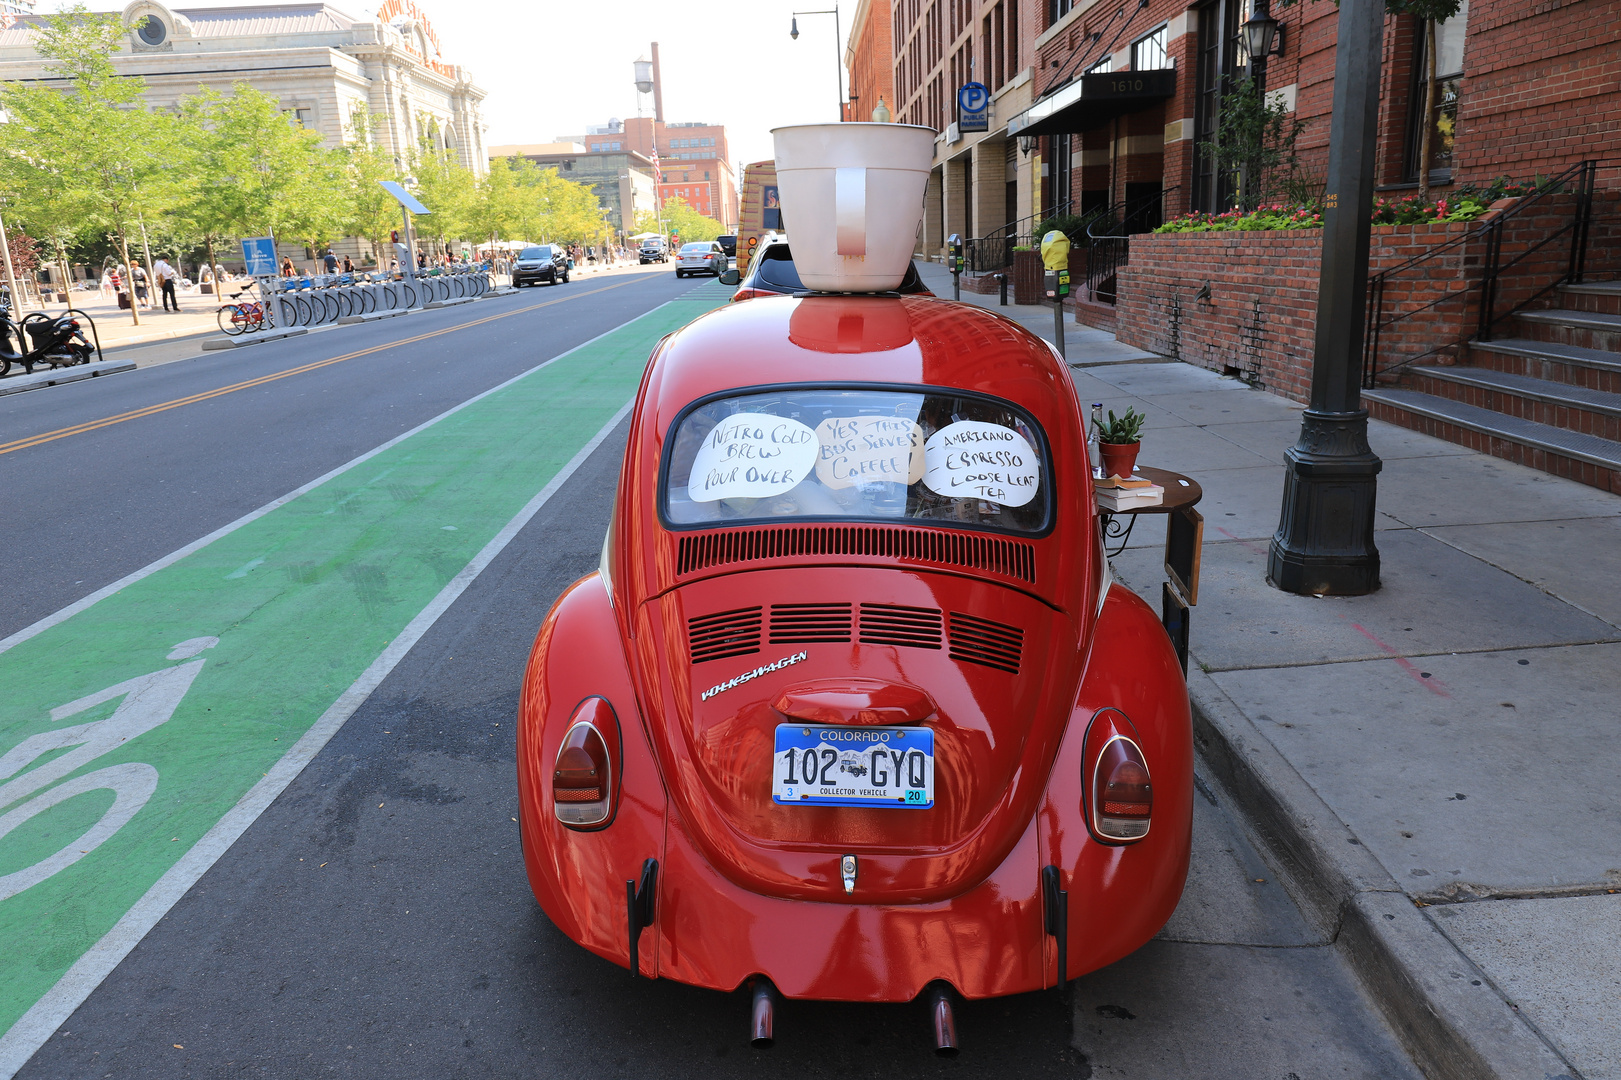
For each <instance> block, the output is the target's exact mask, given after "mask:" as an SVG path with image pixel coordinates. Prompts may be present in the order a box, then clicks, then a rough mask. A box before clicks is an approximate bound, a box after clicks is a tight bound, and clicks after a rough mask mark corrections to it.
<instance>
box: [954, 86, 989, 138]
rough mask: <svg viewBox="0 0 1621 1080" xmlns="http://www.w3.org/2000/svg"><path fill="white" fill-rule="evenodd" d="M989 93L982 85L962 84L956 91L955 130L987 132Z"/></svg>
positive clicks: (987, 88)
mask: <svg viewBox="0 0 1621 1080" xmlns="http://www.w3.org/2000/svg"><path fill="white" fill-rule="evenodd" d="M990 126H991V91H990V88H989V87H987V86H986V85H985V84H984V83H977V82H970V83H963V84H962V86H961V87H960V88H959V89H958V90H957V130H958V131H989V130H990Z"/></svg>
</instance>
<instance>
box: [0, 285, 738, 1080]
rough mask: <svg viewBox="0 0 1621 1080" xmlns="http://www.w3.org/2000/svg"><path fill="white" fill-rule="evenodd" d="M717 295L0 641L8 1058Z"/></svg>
mask: <svg viewBox="0 0 1621 1080" xmlns="http://www.w3.org/2000/svg"><path fill="white" fill-rule="evenodd" d="M714 306H718V305H715V304H712V303H710V302H707V301H696V302H695V301H691V300H674V301H670V302H668V303H666V304H664V305H661V306H660V307H658V308H655V309H654V310H653V311H651V312H648V313H647V314H644V315H642V316H640V317H639V318H637V319H635V320H632V321H631V322H629V323H627V324H625V325H623V326H621V327H619V328H617V329H615V330H613V331H610V332H609V333H608V334H606V335H604V336H602V337H599V338H597V339H595V340H593V341H592V342H588V343H586V344H585V345H582V346H579V347H577V348H576V349H574V350H571V351H570V352H569V353H565V354H563V355H562V356H559V357H557V358H555V359H553V360H551V361H549V362H547V363H546V364H544V365H541V366H540V367H538V368H536V369H533V370H531V371H530V372H528V373H526V374H524V375H521V376H518V377H517V378H516V379H513V380H510V381H509V382H507V383H505V384H503V385H501V386H498V387H496V388H494V389H492V390H490V391H488V392H486V393H485V394H482V395H480V396H479V397H478V398H475V399H473V400H471V401H470V402H468V403H464V404H463V405H462V406H458V407H457V408H456V409H454V410H451V411H450V412H448V413H446V414H443V415H441V416H440V417H438V418H436V419H435V420H432V421H429V422H428V423H427V424H425V425H423V426H421V427H419V428H418V429H416V430H415V431H413V432H411V433H407V435H405V436H402V437H400V438H399V439H396V440H392V441H391V442H390V443H388V444H384V446H383V447H380V448H378V450H375V451H372V452H371V453H369V454H367V455H363V456H362V457H361V458H360V459H357V460H356V462H354V463H352V464H351V465H349V466H347V467H345V468H343V469H341V470H337V471H335V473H334V474H329V475H328V476H327V477H323V478H321V479H320V480H317V481H315V482H312V484H310V485H306V487H305V488H303V489H300V491H298V492H295V493H293V494H291V495H289V496H287V497H284V498H283V499H280V500H277V501H276V502H274V503H272V504H270V505H269V506H267V507H265V508H264V509H263V511H262V512H257V513H256V514H254V515H248V516H247V517H246V518H244V519H243V520H242V521H240V522H239V523H235V524H234V526H230V527H227V528H226V529H225V530H221V531H220V532H218V533H215V534H211V536H210V537H207V538H204V540H203V541H200V542H198V543H197V544H195V545H189V546H188V548H186V549H182V551H181V552H179V553H176V555H175V556H172V557H170V558H168V559H164V560H159V561H158V562H157V563H154V564H153V565H152V566H151V567H149V568H147V570H145V571H142V572H138V573H137V574H135V575H131V577H130V578H128V579H126V580H125V581H124V582H122V583H120V584H119V585H118V586H114V587H110V589H108V590H102V592H101V593H100V594H98V596H99V599H96V600H92V599H91V598H87V601H88V602H81V603H80V604H79V605H75V606H74V609H72V610H70V611H69V612H68V613H66V614H64V615H63V616H62V617H60V618H57V617H52V618H50V619H46V620H41V622H40V623H37V624H35V626H33V627H30V628H29V629H28V630H25V631H20V632H19V633H18V634H15V635H12V637H11V638H10V639H7V641H6V642H3V643H0V647H3V648H5V650H6V651H5V652H4V653H3V654H0V687H4V688H5V689H4V692H3V693H0V784H4V786H3V787H0V797H3V798H5V799H6V800H7V801H6V803H4V804H0V829H5V828H8V827H9V829H10V831H9V833H8V834H6V835H3V836H0V894H3V893H4V891H5V888H4V886H6V885H7V884H9V885H23V886H24V887H22V888H21V889H19V890H17V891H15V892H14V893H13V894H12V895H9V896H6V897H5V898H4V899H0V955H3V956H4V957H5V961H4V964H3V966H0V1029H9V1030H6V1034H5V1035H4V1036H3V1037H0V1076H5V1077H9V1076H10V1075H12V1074H13V1073H14V1072H15V1071H16V1070H17V1069H18V1068H20V1067H21V1066H22V1065H23V1064H24V1063H25V1062H26V1061H27V1060H28V1058H29V1057H30V1056H32V1054H33V1052H34V1050H36V1049H37V1048H38V1047H39V1046H40V1045H41V1044H42V1043H43V1042H44V1040H45V1039H47V1038H49V1037H50V1034H51V1032H53V1031H54V1030H55V1029H56V1028H57V1027H58V1026H59V1025H60V1024H61V1022H62V1021H63V1020H65V1019H66V1018H67V1017H68V1016H69V1015H70V1014H71V1013H72V1011H73V1009H74V1008H76V1007H77V1006H78V1005H79V1004H80V1003H81V1002H82V1001H83V1000H84V998H85V997H86V996H88V994H89V993H90V992H91V991H92V990H93V989H94V988H95V987H96V985H98V984H99V983H100V982H101V980H102V979H103V978H105V976H106V975H107V974H108V973H109V972H110V971H111V970H112V969H113V968H114V967H115V966H116V965H117V964H118V962H119V961H120V960H121V959H122V958H123V957H124V956H125V955H127V953H128V952H129V950H130V949H132V948H133V947H134V946H135V945H136V944H137V943H138V942H139V941H140V939H141V937H143V936H144V935H145V933H146V932H147V931H148V930H149V929H150V928H151V927H152V926H153V925H154V924H155V923H156V922H157V920H158V919H159V918H161V917H162V915H163V914H164V913H165V912H166V911H167V910H168V909H169V908H170V907H171V906H172V905H173V904H174V903H175V902H176V901H177V900H179V898H180V897H181V896H182V895H184V893H185V891H186V889H188V888H189V887H190V886H191V884H192V883H194V882H195V881H196V880H197V878H198V877H200V876H201V875H202V874H203V873H204V872H205V871H206V870H207V869H208V867H209V866H211V865H212V864H213V863H214V861H215V860H216V859H218V857H219V856H220V855H221V854H223V853H224V851H225V850H226V849H227V848H229V846H230V845H231V843H232V842H234V840H235V839H236V837H237V836H239V835H241V833H242V832H243V831H244V830H245V829H246V828H247V827H248V826H249V825H251V824H252V822H253V820H254V819H255V818H257V817H258V815H259V814H260V813H261V812H262V811H263V810H264V808H265V807H267V806H268V805H269V804H270V802H271V801H272V800H274V798H275V797H276V795H277V794H279V793H280V792H281V791H282V790H283V789H284V788H285V787H286V785H287V784H288V783H290V782H291V780H292V779H293V778H294V777H295V776H296V775H297V774H298V772H299V771H300V770H301V769H302V768H303V767H304V765H305V764H306V763H307V762H308V761H309V760H311V759H312V758H313V757H314V756H315V754H316V753H317V752H318V751H319V750H320V748H321V746H322V745H324V744H325V742H326V741H327V740H328V739H329V738H330V737H331V735H332V734H333V733H334V732H335V731H336V730H337V729H338V728H339V727H340V726H341V725H342V724H343V722H344V721H345V720H346V719H347V718H348V717H349V715H351V714H352V713H353V711H354V710H355V709H356V708H357V707H358V706H359V705H360V703H361V702H362V701H364V700H365V698H366V696H367V695H368V694H369V693H370V692H371V690H372V689H374V688H375V687H376V686H377V684H378V683H380V682H381V681H382V679H383V678H384V677H385V676H386V675H387V674H388V672H389V671H390V670H392V668H393V667H394V665H395V664H397V663H398V662H399V660H400V659H401V658H402V657H403V656H404V655H405V654H406V652H408V651H409V649H410V648H411V646H412V645H413V644H414V643H415V642H416V640H417V639H419V638H420V637H421V635H422V634H423V633H425V632H426V631H427V629H428V628H429V627H430V626H431V625H432V624H433V622H434V621H435V620H436V619H437V618H438V617H439V615H440V614H441V613H442V612H443V611H444V610H445V609H447V608H448V607H449V606H450V604H451V603H452V602H454V600H455V599H456V597H457V596H459V595H460V594H461V592H462V590H464V589H465V588H466V587H467V585H468V584H469V583H471V581H472V580H473V579H474V578H475V577H477V575H478V574H479V573H480V572H481V571H482V570H483V568H484V567H485V566H486V565H488V563H489V562H490V560H492V559H493V558H494V557H495V556H496V554H498V553H499V552H500V551H501V549H502V548H504V547H505V546H506V544H507V543H508V542H510V540H511V539H512V537H513V536H515V535H516V534H517V532H518V531H519V530H520V529H521V528H522V527H523V525H524V523H525V522H527V521H528V520H529V519H530V518H531V517H532V516H533V515H534V514H535V513H536V512H538V511H539V509H540V508H541V506H543V505H544V504H545V502H546V501H547V500H548V499H549V498H550V497H551V495H552V494H553V493H554V492H555V491H556V490H558V488H559V487H560V486H561V485H562V484H563V483H564V481H566V480H567V478H568V476H569V475H571V474H572V473H573V471H574V470H575V468H577V467H578V465H579V464H580V463H581V462H583V461H584V460H585V458H586V457H588V456H589V454H590V453H591V452H592V451H593V450H594V449H596V447H597V446H598V445H600V443H601V441H602V440H603V439H604V438H606V437H607V435H608V433H609V432H611V431H612V429H613V426H614V425H615V424H617V423H618V422H619V420H620V419H621V418H622V417H623V416H624V415H625V413H626V412H627V411H628V409H629V402H628V399H629V398H630V397H631V396H632V395H633V394H634V391H635V388H636V385H637V383H638V381H639V380H640V378H641V373H642V370H643V368H644V366H645V363H646V358H647V355H648V353H649V352H650V350H651V347H652V345H653V344H654V342H655V341H656V340H657V339H658V337H660V336H662V335H663V334H664V333H666V332H668V331H670V330H673V329H675V328H677V327H678V326H680V325H682V324H683V323H685V322H687V321H689V319H690V318H692V317H695V316H696V315H698V314H700V313H701V312H703V311H707V310H709V309H710V308H711V307H714ZM537 492H538V493H537ZM329 511H330V512H329ZM255 560H263V561H262V562H257V563H255ZM250 563H253V564H255V565H254V566H253V567H252V569H250V570H248V572H246V573H242V574H239V573H238V572H239V571H240V570H242V569H243V568H244V567H247V566H248V565H249V564H250ZM539 617H540V613H539V612H537V613H536V621H537V623H538V621H539ZM176 661H178V663H177V662H176ZM68 719H71V720H72V721H73V722H74V723H73V724H72V725H66V726H65V725H63V723H62V721H63V720H68ZM92 769H93V770H94V772H90V771H89V770H92ZM96 774H100V775H99V776H98V775H96ZM58 781H61V783H60V784H58V783H57V782H58ZM98 782H99V783H100V784H101V786H86V785H94V784H96V783H98ZM13 785H16V786H13ZM53 785H55V786H53ZM73 785H77V787H73ZM63 786H69V791H70V792H72V791H78V794H72V795H70V796H69V797H60V795H53V792H56V793H59V792H60V789H61V787H63ZM52 799H56V800H57V801H54V802H51V800H52ZM36 800H45V801H46V802H47V803H49V805H43V806H42V805H41V804H40V803H39V802H36ZM121 815H132V816H131V817H130V824H129V825H128V826H126V827H124V828H121V829H119V828H114V829H111V830H109V829H108V828H107V827H106V826H107V823H108V822H109V821H117V820H118V819H119V818H120V816H121ZM98 829H100V833H97V830H98ZM58 857H60V858H58ZM53 859H56V860H57V862H58V863H60V865H56V863H50V860H53ZM41 862H47V863H50V865H48V866H47V867H46V869H52V868H53V867H54V872H52V873H50V874H49V875H48V876H44V877H39V874H40V870H39V865H40V864H41ZM19 874H21V875H23V877H22V878H19V877H18V876H17V875H19ZM30 874H32V875H33V876H35V877H36V878H38V880H35V881H27V880H26V878H27V877H28V876H29V875H30Z"/></svg>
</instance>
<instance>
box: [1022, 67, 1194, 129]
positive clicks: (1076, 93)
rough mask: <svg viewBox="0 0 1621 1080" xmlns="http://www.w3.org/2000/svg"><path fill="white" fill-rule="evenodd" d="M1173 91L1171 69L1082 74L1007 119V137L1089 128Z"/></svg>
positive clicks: (1174, 72)
mask: <svg viewBox="0 0 1621 1080" xmlns="http://www.w3.org/2000/svg"><path fill="white" fill-rule="evenodd" d="M1175 93H1176V69H1175V68H1156V69H1153V70H1150V71H1121V72H1100V73H1098V74H1094V75H1082V76H1081V77H1080V78H1079V79H1076V80H1075V81H1074V82H1072V83H1070V84H1069V85H1067V86H1065V87H1063V88H1062V89H1060V90H1059V91H1057V92H1056V93H1054V94H1050V95H1048V96H1047V97H1045V98H1043V99H1041V100H1040V101H1038V102H1036V103H1035V104H1034V105H1032V106H1030V108H1028V109H1026V110H1025V111H1024V112H1022V113H1020V114H1019V115H1018V116H1015V117H1014V118H1013V119H1012V120H1009V121H1008V125H1007V133H1008V137H1009V138H1012V137H1013V136H1015V135H1017V136H1022V137H1030V136H1034V135H1063V134H1074V133H1075V132H1080V131H1090V130H1092V129H1093V128H1098V127H1102V126H1103V125H1104V124H1107V123H1108V122H1109V121H1110V120H1113V119H1114V118H1115V117H1117V116H1124V115H1126V114H1127V113H1133V112H1136V111H1137V110H1138V109H1141V108H1143V107H1145V106H1148V105H1152V104H1154V103H1155V102H1156V101H1164V100H1165V99H1166V98H1169V97H1171V96H1172V95H1173V94H1175Z"/></svg>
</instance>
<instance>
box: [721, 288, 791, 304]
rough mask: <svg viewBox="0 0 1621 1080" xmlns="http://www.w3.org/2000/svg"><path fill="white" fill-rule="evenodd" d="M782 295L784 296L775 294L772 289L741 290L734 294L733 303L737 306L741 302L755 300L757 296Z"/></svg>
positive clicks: (778, 294)
mask: <svg viewBox="0 0 1621 1080" xmlns="http://www.w3.org/2000/svg"><path fill="white" fill-rule="evenodd" d="M781 295H782V294H781V293H774V292H772V291H771V290H770V289H739V290H737V291H736V292H735V293H733V294H732V301H731V302H732V303H734V304H735V303H737V302H738V301H739V300H753V299H754V298H755V297H756V296H781Z"/></svg>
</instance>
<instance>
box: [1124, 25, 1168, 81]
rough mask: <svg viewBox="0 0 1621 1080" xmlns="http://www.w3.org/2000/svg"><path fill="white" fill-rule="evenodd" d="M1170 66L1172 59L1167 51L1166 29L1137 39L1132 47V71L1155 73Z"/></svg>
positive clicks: (1162, 28)
mask: <svg viewBox="0 0 1621 1080" xmlns="http://www.w3.org/2000/svg"><path fill="white" fill-rule="evenodd" d="M1170 66H1171V59H1170V56H1169V54H1167V52H1166V51H1165V27H1163V26H1162V27H1160V28H1159V29H1158V30H1155V31H1154V32H1153V33H1152V34H1149V35H1148V36H1147V37H1144V38H1139V39H1137V41H1136V42H1135V43H1134V44H1133V45H1132V46H1131V70H1133V71H1154V70H1157V69H1159V68H1168V67H1170Z"/></svg>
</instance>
